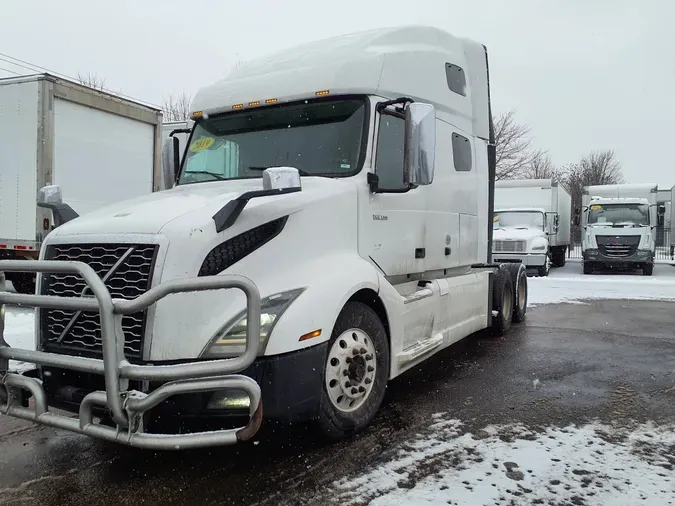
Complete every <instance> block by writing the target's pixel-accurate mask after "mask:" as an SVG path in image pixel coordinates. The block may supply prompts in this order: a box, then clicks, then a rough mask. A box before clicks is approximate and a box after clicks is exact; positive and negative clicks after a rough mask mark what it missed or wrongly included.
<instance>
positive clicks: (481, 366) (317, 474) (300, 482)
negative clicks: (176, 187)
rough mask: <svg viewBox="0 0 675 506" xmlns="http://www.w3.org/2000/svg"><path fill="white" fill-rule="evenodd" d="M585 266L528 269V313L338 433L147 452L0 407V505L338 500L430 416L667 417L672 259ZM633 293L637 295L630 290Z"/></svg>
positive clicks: (299, 433) (429, 365)
mask: <svg viewBox="0 0 675 506" xmlns="http://www.w3.org/2000/svg"><path fill="white" fill-rule="evenodd" d="M579 267H580V266H579V265H578V264H574V263H568V265H567V266H566V267H564V268H562V269H558V270H556V271H552V275H551V276H550V278H549V279H532V280H531V283H530V285H531V297H533V298H534V300H533V305H532V307H530V308H529V310H528V314H527V320H526V322H525V324H523V325H519V326H517V327H514V329H513V330H512V332H511V333H510V334H509V335H508V336H507V338H505V339H492V338H484V337H475V338H474V337H472V338H469V339H466V340H465V341H464V342H461V343H458V344H457V345H455V346H454V347H452V348H451V349H449V350H446V351H445V352H443V353H441V354H440V355H439V356H437V357H435V358H433V359H431V360H430V361H427V362H425V364H423V366H420V367H418V368H417V369H414V370H412V371H410V372H409V373H406V374H405V375H403V376H402V377H400V378H398V379H397V380H394V381H393V382H391V383H390V385H389V387H388V390H387V396H386V399H385V404H384V406H383V407H382V409H381V413H380V414H379V416H378V417H377V419H376V420H375V422H374V424H373V425H372V426H371V427H370V428H369V429H368V430H367V431H366V432H365V433H363V434H361V435H359V436H358V437H355V438H354V439H351V440H348V441H344V442H341V443H337V444H333V445H327V444H323V443H322V442H320V441H316V440H315V439H314V438H313V437H311V432H310V431H309V430H308V429H307V428H306V427H290V428H289V427H273V426H269V425H268V426H266V427H265V429H264V430H263V431H262V434H261V435H260V437H259V438H258V439H257V440H256V441H255V442H253V443H250V444H245V445H241V446H238V447H233V448H218V449H213V450H208V451H191V452H180V453H152V452H144V451H140V450H134V449H129V448H124V447H120V446H116V445H112V444H107V443H102V442H98V441H93V440H90V439H88V438H86V437H83V436H79V435H73V434H69V433H64V432H61V431H56V430H52V429H49V428H45V427H35V426H32V425H30V424H26V423H22V422H17V421H15V420H11V419H9V418H7V417H0V503H2V504H25V503H27V502H29V501H30V502H33V501H34V502H37V503H39V504H42V505H57V504H59V505H62V504H82V505H94V504H178V503H183V504H185V503H188V504H236V505H243V504H270V505H272V504H341V503H344V502H345V496H343V495H342V496H340V495H337V494H336V493H335V492H334V490H335V488H334V486H333V485H334V483H335V482H338V481H340V480H343V481H344V480H356V479H357V478H358V476H359V475H361V474H363V473H366V472H367V471H368V470H372V469H375V468H377V467H378V466H382V465H385V464H387V463H390V462H392V461H395V460H396V459H397V458H398V457H397V455H398V454H399V453H400V450H401V448H405V447H406V445H409V444H410V442H411V441H413V440H415V439H416V438H419V437H425V436H424V435H425V434H427V433H428V432H429V431H430V430H431V428H433V427H434V424H437V422H438V420H439V416H441V415H439V413H444V415H442V416H441V418H443V417H450V418H451V419H452V420H461V422H462V424H463V425H462V427H461V429H457V435H461V433H466V432H471V433H474V434H476V433H479V432H480V431H481V430H482V429H483V428H485V427H487V426H490V425H501V426H504V425H507V424H521V425H526V426H527V427H529V428H530V429H531V430H535V431H536V430H542V431H543V430H546V428H550V427H565V426H568V425H570V424H574V425H583V424H587V423H608V424H610V423H611V424H613V425H614V426H624V427H627V428H628V429H629V430H630V428H631V427H635V426H637V425H638V424H641V423H646V422H650V423H654V424H657V425H668V424H674V423H675V371H674V368H673V364H674V363H675V336H674V335H673V328H675V311H673V302H672V301H671V300H658V299H660V298H666V299H672V296H671V295H669V294H671V293H672V291H673V288H672V287H671V286H670V285H671V282H672V284H673V285H675V268H673V267H671V266H668V265H658V266H657V269H656V271H655V276H654V279H653V280H647V281H645V279H646V278H645V277H640V276H637V277H635V278H634V280H633V281H632V280H631V279H632V278H630V277H628V276H621V277H612V276H595V277H593V279H592V280H588V279H583V280H582V281H575V280H576V279H577V276H578V273H577V271H578V270H579ZM649 283H652V285H653V286H652V285H650V284H649ZM568 285H569V286H568ZM570 286H572V287H574V286H576V287H577V288H575V290H577V291H579V290H581V292H582V293H579V294H578V295H577V296H576V298H577V300H566V299H572V298H573V297H572V296H569V295H565V294H567V293H568V292H569V291H570V290H572V288H570ZM579 286H581V288H579ZM561 287H562V288H561ZM608 287H613V288H608ZM617 287H618V288H617ZM650 287H651V288H650ZM593 288H597V289H600V291H601V293H606V295H607V296H612V293H615V291H616V290H623V291H622V292H621V294H620V295H616V294H615V295H614V296H615V297H617V298H609V299H592V298H586V296H588V297H593V296H594V294H595V292H594V291H593ZM666 288H667V289H666ZM566 290H567V291H568V292H566ZM583 290H586V291H588V293H586V292H583ZM603 290H604V291H603ZM613 290H614V291H613ZM654 290H656V291H657V292H658V291H659V290H661V292H662V293H653V292H654ZM596 291H597V290H596ZM649 293H651V295H649ZM561 294H562V295H561ZM634 294H637V295H635V296H637V297H639V298H642V299H643V300H630V297H631V295H634ZM645 294H646V295H645ZM664 294H665V295H664ZM556 296H558V297H559V298H560V299H563V301H558V302H556V299H555V297H556ZM537 298H538V300H540V301H543V303H542V302H539V301H538V300H537ZM551 301H553V302H551ZM11 311H15V312H17V313H16V314H18V313H19V312H20V311H19V310H16V309H12V310H11ZM8 321H11V320H8ZM453 437H454V436H453ZM673 453H675V452H673ZM673 464H675V458H674V462H673ZM664 469H665V472H668V473H670V472H673V470H672V466H671V469H670V470H668V469H667V466H666V467H664ZM432 472H435V473H436V474H438V472H437V471H436V470H434V471H429V473H432ZM422 474H424V473H422ZM488 474H489V473H488ZM673 476H675V472H673ZM418 478H419V480H417V481H415V482H413V483H412V485H410V486H409V487H408V489H409V488H414V487H415V484H416V483H417V482H421V481H420V480H421V479H422V477H418ZM453 485H458V486H460V487H461V486H462V485H461V484H459V483H458V484H453V483H450V485H449V486H450V487H452V486H453ZM399 487H402V488H403V489H406V487H405V486H402V485H400V484H399ZM445 488H446V489H447V488H448V486H445ZM406 490H407V489H406ZM378 494H379V492H375V493H373V494H371V495H370V496H363V494H361V497H360V498H358V497H356V495H354V497H356V499H354V500H355V501H356V502H354V504H368V503H369V502H370V501H377V497H378ZM458 500H459V499H458ZM359 501H361V502H359ZM572 503H574V502H572ZM378 504H389V503H387V502H381V503H378ZM424 504H427V503H424ZM428 504H436V503H435V502H429V503H428ZM451 504H452V503H451ZM454 504H464V503H461V502H456V503H454ZM476 504H479V503H476ZM500 504H501V503H500ZM504 504H537V503H536V502H532V503H530V502H522V503H521V502H512V503H508V502H504ZM542 504H544V503H542ZM561 504H563V503H561ZM565 504H566V503H565ZM579 504H591V503H585V502H582V503H579ZM598 504H600V503H598ZM645 504H647V503H645ZM649 504H652V503H649ZM653 504H657V503H653ZM664 504H666V503H664Z"/></svg>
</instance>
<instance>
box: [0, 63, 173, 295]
mask: <svg viewBox="0 0 675 506" xmlns="http://www.w3.org/2000/svg"><path fill="white" fill-rule="evenodd" d="M161 123H162V114H161V111H159V110H158V109H154V108H152V107H148V106H145V105H142V104H139V103H136V102H133V101H129V100H126V99H122V98H120V97H117V96H113V95H110V94H108V93H103V92H101V91H97V90H94V89H92V88H89V87H87V86H83V85H80V84H77V83H74V82H71V81H68V80H64V79H61V78H58V77H55V76H52V75H49V74H38V75H32V76H25V77H12V78H7V79H0V259H37V258H38V254H39V251H40V245H41V244H42V241H43V239H44V238H45V236H46V235H47V234H48V233H49V232H50V231H51V230H52V229H53V228H54V227H57V226H59V225H61V224H63V223H65V222H67V221H69V220H71V219H72V218H74V217H76V216H78V215H80V214H84V213H88V212H91V211H93V210H95V209H98V208H99V207H102V206H104V205H107V204H110V203H112V202H114V201H116V200H126V199H129V198H132V197H137V196H140V195H145V194H148V193H151V192H152V191H153V189H159V184H160V183H159V178H160V174H161V170H160V168H161V146H162V145H161V140H160V127H161ZM48 185H58V186H59V187H60V188H61V191H62V192H63V201H62V202H61V203H60V204H58V205H52V204H45V203H44V202H43V203H38V201H37V196H38V190H39V189H40V188H42V187H43V186H48ZM154 185H156V187H155V186H154ZM7 276H8V278H9V279H11V281H12V282H13V284H14V288H15V289H16V290H17V291H19V292H23V293H35V274H34V273H25V272H20V273H8V274H7Z"/></svg>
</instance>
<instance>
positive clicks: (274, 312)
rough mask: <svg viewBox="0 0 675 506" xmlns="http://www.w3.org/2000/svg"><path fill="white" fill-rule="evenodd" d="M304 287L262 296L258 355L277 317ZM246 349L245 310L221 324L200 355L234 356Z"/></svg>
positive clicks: (265, 345)
mask: <svg viewBox="0 0 675 506" xmlns="http://www.w3.org/2000/svg"><path fill="white" fill-rule="evenodd" d="M304 291H305V288H297V289H295V290H289V291H288V292H282V293H277V294H274V295H270V296H269V297H266V298H264V299H263V300H262V301H261V303H260V305H261V310H260V343H259V344H258V355H262V354H263V353H264V352H265V348H266V347H267V340H268V339H269V337H270V334H271V333H272V330H273V329H274V326H275V325H276V323H277V321H278V320H279V318H281V315H282V314H284V312H285V311H286V310H287V309H288V307H289V306H290V305H291V304H292V303H293V301H294V300H295V299H297V298H298V297H299V296H300V294H301V293H302V292H304ZM245 349H246V310H244V311H242V312H241V313H239V314H238V315H237V316H236V317H234V318H233V319H232V320H230V321H229V322H227V324H225V325H223V326H222V327H221V329H220V330H219V331H218V332H217V333H216V335H215V336H214V337H213V339H212V340H211V342H210V343H209V344H208V346H207V347H206V348H205V349H204V352H203V353H202V356H204V357H209V358H214V357H218V358H222V357H236V356H238V355H241V354H243V353H244V350H245Z"/></svg>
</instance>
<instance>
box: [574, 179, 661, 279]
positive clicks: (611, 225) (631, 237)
mask: <svg viewBox="0 0 675 506" xmlns="http://www.w3.org/2000/svg"><path fill="white" fill-rule="evenodd" d="M657 193H658V188H657V185H656V184H652V183H641V184H611V185H596V186H585V187H584V194H583V196H582V208H581V224H582V243H581V247H582V255H583V270H584V274H592V273H593V272H594V271H595V270H597V269H600V268H612V269H631V268H632V269H642V273H643V274H644V275H645V276H651V275H652V273H653V271H654V256H655V252H656V235H655V229H656V227H657V225H658V212H657V202H656V199H657Z"/></svg>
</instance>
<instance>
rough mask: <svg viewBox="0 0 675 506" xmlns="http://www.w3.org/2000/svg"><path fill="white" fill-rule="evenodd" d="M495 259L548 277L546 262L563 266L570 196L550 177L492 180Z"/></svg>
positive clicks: (565, 252)
mask: <svg viewBox="0 0 675 506" xmlns="http://www.w3.org/2000/svg"><path fill="white" fill-rule="evenodd" d="M494 205H495V211H494V216H493V220H492V221H493V227H494V239H493V242H492V254H493V256H494V260H495V262H516V263H522V264H523V265H525V266H526V267H527V268H534V269H536V270H537V273H538V274H539V276H548V272H549V265H553V266H554V267H562V266H563V265H565V259H566V256H567V249H568V248H569V246H570V242H571V233H570V227H571V220H572V197H571V196H570V194H569V192H568V191H567V190H566V189H565V188H564V187H563V186H561V185H560V184H558V183H557V182H555V181H553V180H551V179H525V180H506V181H497V182H496V183H495V204H494Z"/></svg>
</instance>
